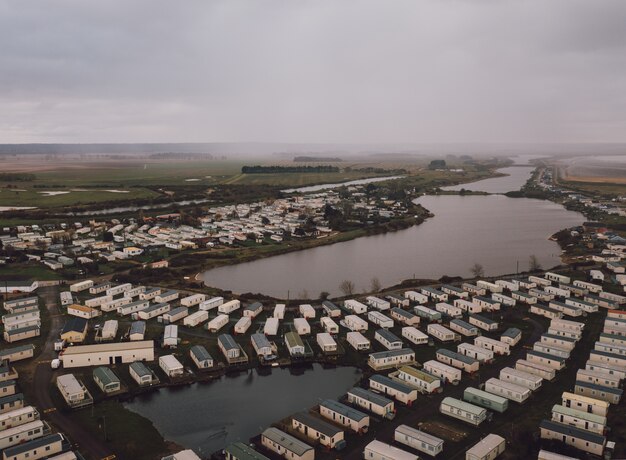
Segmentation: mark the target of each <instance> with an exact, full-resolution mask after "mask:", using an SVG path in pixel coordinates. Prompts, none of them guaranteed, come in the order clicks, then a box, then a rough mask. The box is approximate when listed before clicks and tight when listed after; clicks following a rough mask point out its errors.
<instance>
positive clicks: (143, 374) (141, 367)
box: [128, 361, 155, 386]
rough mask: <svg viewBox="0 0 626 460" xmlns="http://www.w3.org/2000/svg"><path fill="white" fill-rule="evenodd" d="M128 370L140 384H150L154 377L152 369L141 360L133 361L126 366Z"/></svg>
mask: <svg viewBox="0 0 626 460" xmlns="http://www.w3.org/2000/svg"><path fill="white" fill-rule="evenodd" d="M128 372H129V374H130V376H131V377H132V378H133V380H134V381H135V382H137V383H138V384H139V385H140V386H144V385H151V384H152V382H153V381H154V379H155V376H154V374H153V373H152V371H151V370H150V369H149V368H148V367H147V366H146V365H145V364H144V363H142V362H141V361H135V362H133V363H131V364H130V366H129V367H128Z"/></svg>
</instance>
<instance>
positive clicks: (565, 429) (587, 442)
mask: <svg viewBox="0 0 626 460" xmlns="http://www.w3.org/2000/svg"><path fill="white" fill-rule="evenodd" d="M539 430H540V432H541V439H551V440H555V441H561V442H563V443H565V444H567V445H568V446H573V447H575V448H577V449H580V450H582V451H584V452H588V453H590V454H594V455H597V456H600V457H601V456H602V454H603V453H604V447H605V446H606V438H605V437H604V436H601V435H599V434H595V433H592V432H590V431H587V430H581V429H580V428H576V427H573V426H570V425H564V424H562V423H557V422H553V421H551V420H542V421H541V423H540V424H539Z"/></svg>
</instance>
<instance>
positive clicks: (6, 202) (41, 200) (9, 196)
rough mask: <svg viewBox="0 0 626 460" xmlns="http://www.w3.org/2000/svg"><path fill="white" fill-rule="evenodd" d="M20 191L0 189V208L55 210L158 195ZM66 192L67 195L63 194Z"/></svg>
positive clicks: (137, 190) (144, 192) (136, 190)
mask: <svg viewBox="0 0 626 460" xmlns="http://www.w3.org/2000/svg"><path fill="white" fill-rule="evenodd" d="M27 187H28V188H26V187H24V188H22V189H17V190H15V189H0V206H16V207H21V206H24V207H37V208H56V207H62V206H76V205H83V204H92V203H106V202H111V201H131V200H137V199H146V198H155V197H157V196H160V195H159V194H158V193H156V192H153V191H152V190H148V189H146V188H129V189H126V191H127V193H115V192H109V191H106V190H105V189H91V188H90V189H66V188H59V189H58V190H55V191H63V192H64V193H62V194H56V195H52V196H48V195H47V194H46V192H47V191H49V190H47V189H36V188H31V187H30V186H27ZM65 192H68V193H65Z"/></svg>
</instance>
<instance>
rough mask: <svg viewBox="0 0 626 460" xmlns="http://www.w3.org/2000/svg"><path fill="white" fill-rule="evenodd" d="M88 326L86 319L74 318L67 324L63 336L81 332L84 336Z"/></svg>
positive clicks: (69, 319) (62, 332)
mask: <svg viewBox="0 0 626 460" xmlns="http://www.w3.org/2000/svg"><path fill="white" fill-rule="evenodd" d="M87 324H88V322H87V320H86V319H85V318H80V317H78V316H72V317H71V318H68V320H67V321H66V322H65V325H64V326H63V330H62V331H61V335H63V334H67V333H68V332H80V333H81V334H84V333H85V332H86V331H87Z"/></svg>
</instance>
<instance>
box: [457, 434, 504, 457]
mask: <svg viewBox="0 0 626 460" xmlns="http://www.w3.org/2000/svg"><path fill="white" fill-rule="evenodd" d="M505 450H506V440H505V439H504V438H503V437H502V436H498V435H497V434H493V433H490V434H488V435H487V436H485V437H484V438H482V439H481V440H480V441H478V442H477V443H476V444H474V445H473V446H472V447H471V448H470V449H468V450H467V452H465V460H492V459H494V458H496V457H498V456H499V455H500V454H501V453H503V452H504V451H505Z"/></svg>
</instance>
